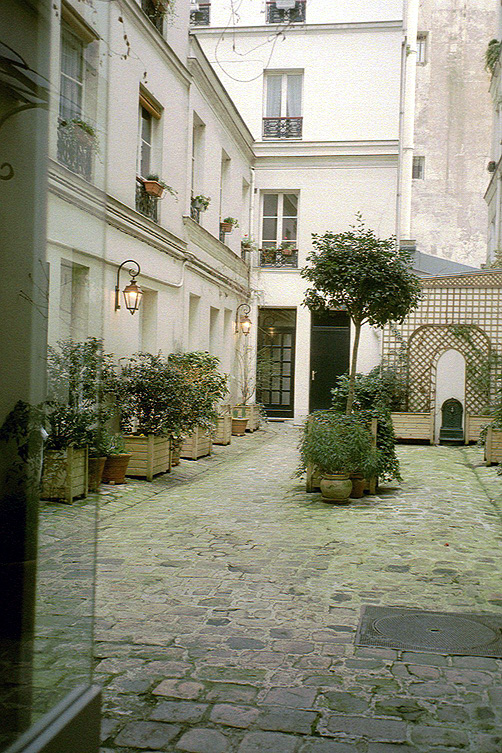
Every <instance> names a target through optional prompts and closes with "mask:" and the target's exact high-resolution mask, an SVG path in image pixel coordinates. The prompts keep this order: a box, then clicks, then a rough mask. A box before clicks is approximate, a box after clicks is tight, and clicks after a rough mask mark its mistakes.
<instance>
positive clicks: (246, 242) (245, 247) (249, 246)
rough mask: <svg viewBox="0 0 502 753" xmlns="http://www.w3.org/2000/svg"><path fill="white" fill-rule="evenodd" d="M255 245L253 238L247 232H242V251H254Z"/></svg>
mask: <svg viewBox="0 0 502 753" xmlns="http://www.w3.org/2000/svg"><path fill="white" fill-rule="evenodd" d="M256 249H257V246H256V243H255V241H254V240H253V238H252V237H251V236H250V235H248V233H244V235H243V236H242V238H241V250H242V251H256Z"/></svg>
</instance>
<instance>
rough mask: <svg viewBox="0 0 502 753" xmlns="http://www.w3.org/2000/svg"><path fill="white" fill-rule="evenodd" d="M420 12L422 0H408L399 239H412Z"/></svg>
mask: <svg viewBox="0 0 502 753" xmlns="http://www.w3.org/2000/svg"><path fill="white" fill-rule="evenodd" d="M418 11H419V0H408V3H407V8H406V29H405V45H406V46H405V50H404V57H405V74H404V112H403V123H402V137H401V142H402V145H401V166H400V167H401V169H400V193H401V208H400V213H399V214H400V228H399V238H400V240H402V239H405V240H409V239H410V238H411V186H412V175H413V150H414V134H415V97H416V81H417V31H418Z"/></svg>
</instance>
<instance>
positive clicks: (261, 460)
mask: <svg viewBox="0 0 502 753" xmlns="http://www.w3.org/2000/svg"><path fill="white" fill-rule="evenodd" d="M297 436H298V435H297V429H295V428H294V427H292V426H289V425H286V424H279V425H277V424H276V425H272V426H271V427H269V428H268V429H267V430H265V431H260V432H257V433H256V434H254V435H252V436H246V437H245V438H242V439H239V438H236V439H235V440H233V443H232V445H231V447H230V448H219V449H218V455H217V456H216V457H214V458H212V459H209V460H206V461H204V460H201V461H197V463H189V462H188V461H186V463H184V465H183V466H182V468H181V470H177V471H174V472H173V474H172V475H171V478H169V477H167V476H166V477H162V478H160V479H158V480H157V481H154V482H153V484H151V485H148V484H146V483H145V484H143V483H141V484H136V483H135V484H131V485H128V486H127V487H123V488H121V489H117V490H113V489H111V490H110V493H109V495H108V497H107V495H105V496H104V498H103V499H105V500H106V499H107V498H108V499H109V502H108V503H106V504H104V505H103V506H102V510H101V513H102V514H101V521H102V522H101V530H100V544H99V569H98V600H97V607H98V616H99V619H98V629H97V635H96V646H95V650H96V656H97V666H96V680H97V682H100V683H102V684H103V686H104V716H105V718H104V721H103V746H104V747H103V748H102V753H111V751H121V752H122V753H137V752H138V751H141V752H143V753H153V752H154V751H176V753H178V752H179V751H192V752H193V753H411V752H412V751H417V752H420V753H426V752H427V753H428V752H429V751H433V752H434V753H447V752H448V753H455V752H456V751H463V752H467V751H469V752H470V753H500V751H502V660H497V659H492V658H482V657H466V656H446V655H441V654H427V653H418V652H417V653H415V652H411V651H396V650H388V649H387V650H383V649H363V648H357V647H355V646H354V636H355V630H356V627H357V624H358V620H359V616H360V609H361V606H362V605H363V604H378V605H386V606H408V607H410V606H413V607H419V608H423V609H433V610H446V611H452V612H478V613H479V612H489V613H492V614H496V615H502V584H501V569H502V560H501V556H500V554H501V542H502V515H501V507H500V504H501V499H502V494H501V492H502V479H500V477H497V476H496V472H495V470H494V469H492V468H484V467H482V465H481V453H480V451H479V450H478V449H476V448H468V449H465V448H459V449H457V448H446V447H426V446H402V447H400V448H399V453H400V456H401V461H402V473H403V477H404V479H405V480H404V483H403V484H400V485H398V484H393V485H389V486H387V487H384V488H383V489H381V490H380V492H379V494H378V495H377V496H374V497H364V498H363V499H361V500H354V501H353V502H352V503H351V504H350V505H349V506H344V507H332V506H329V505H326V504H324V503H323V502H321V499H320V495H319V494H306V492H305V487H304V484H303V482H301V480H299V479H295V478H293V477H292V474H293V471H294V469H295V466H296V463H297V451H296V443H297ZM177 474H178V476H177ZM176 478H178V481H177V480H176ZM180 479H181V480H182V481H183V483H179V480H180Z"/></svg>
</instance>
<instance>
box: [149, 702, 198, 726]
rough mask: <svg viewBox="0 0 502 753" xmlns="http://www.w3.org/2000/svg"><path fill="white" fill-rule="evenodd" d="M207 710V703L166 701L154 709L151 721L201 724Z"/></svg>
mask: <svg viewBox="0 0 502 753" xmlns="http://www.w3.org/2000/svg"><path fill="white" fill-rule="evenodd" d="M207 708H208V706H207V704H206V703H191V702H190V701H164V702H163V703H159V704H158V705H157V706H156V707H155V708H154V710H153V711H152V713H151V714H150V719H154V720H155V721H158V722H200V720H201V719H202V717H203V716H204V712H205V711H206V709H207Z"/></svg>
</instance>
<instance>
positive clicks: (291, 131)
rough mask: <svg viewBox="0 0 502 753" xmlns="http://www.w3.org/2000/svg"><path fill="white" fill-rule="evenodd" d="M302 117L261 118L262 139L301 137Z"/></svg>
mask: <svg viewBox="0 0 502 753" xmlns="http://www.w3.org/2000/svg"><path fill="white" fill-rule="evenodd" d="M302 130H303V118H301V117H299V118H263V138H264V139H301V137H302Z"/></svg>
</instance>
